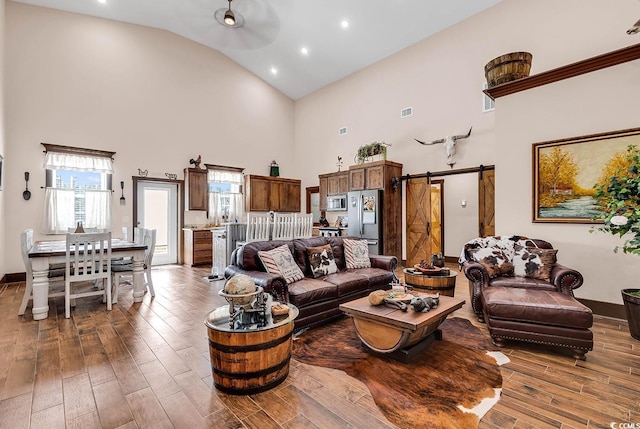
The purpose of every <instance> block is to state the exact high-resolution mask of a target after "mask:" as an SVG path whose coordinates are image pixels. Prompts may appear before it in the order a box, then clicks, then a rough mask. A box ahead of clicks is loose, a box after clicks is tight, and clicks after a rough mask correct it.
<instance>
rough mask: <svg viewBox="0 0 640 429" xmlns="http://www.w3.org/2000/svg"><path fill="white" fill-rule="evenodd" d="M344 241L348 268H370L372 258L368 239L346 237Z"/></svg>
mask: <svg viewBox="0 0 640 429" xmlns="http://www.w3.org/2000/svg"><path fill="white" fill-rule="evenodd" d="M343 242H344V259H345V261H346V263H347V268H370V267H371V260H370V259H369V245H368V244H367V240H350V239H348V238H345V239H344V240H343Z"/></svg>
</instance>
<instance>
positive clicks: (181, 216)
mask: <svg viewBox="0 0 640 429" xmlns="http://www.w3.org/2000/svg"><path fill="white" fill-rule="evenodd" d="M131 181H132V186H133V204H132V210H133V216H132V219H133V225H132V226H133V227H135V226H136V225H137V224H138V182H149V183H175V184H176V185H178V192H177V194H178V221H177V222H176V224H177V225H176V228H177V231H176V237H177V240H176V241H177V247H178V248H177V251H178V259H177V263H178V264H179V265H182V264H184V240H183V239H182V234H181V232H182V228H184V207H185V206H184V180H178V179H176V180H172V179H162V178H160V177H143V176H131Z"/></svg>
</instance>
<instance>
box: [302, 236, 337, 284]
mask: <svg viewBox="0 0 640 429" xmlns="http://www.w3.org/2000/svg"><path fill="white" fill-rule="evenodd" d="M307 255H308V257H309V266H310V267H311V274H313V277H314V278H318V277H322V276H326V275H328V274H333V273H337V272H338V266H337V265H336V261H335V259H334V258H333V252H332V251H331V246H330V245H328V244H325V245H324V246H319V247H307Z"/></svg>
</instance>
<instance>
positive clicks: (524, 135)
mask: <svg viewBox="0 0 640 429" xmlns="http://www.w3.org/2000/svg"><path fill="white" fill-rule="evenodd" d="M639 76H640V60H636V61H632V62H629V63H626V64H622V65H619V66H615V67H610V68H608V69H604V70H600V71H597V72H594V73H590V74H587V75H582V76H578V77H575V78H572V79H568V80H564V81H561V82H557V83H554V84H551V85H547V86H543V87H539V88H534V89H531V90H528V91H524V92H520V93H517V94H514V95H510V96H507V97H503V98H499V99H498V100H497V102H496V146H497V147H498V150H497V151H496V165H500V168H499V169H496V233H498V234H500V233H502V234H504V233H507V232H510V231H516V230H517V231H519V232H520V233H521V234H523V235H526V236H529V237H541V238H548V239H549V241H550V242H551V243H553V245H554V247H556V248H558V249H559V251H558V259H559V260H560V261H561V262H562V263H563V264H565V265H568V266H571V267H575V268H577V269H578V270H579V271H580V272H581V273H582V274H583V276H584V278H585V283H584V286H582V288H580V289H578V290H577V291H576V296H579V297H582V298H588V299H592V300H597V301H604V302H614V303H621V302H622V299H621V297H620V289H622V288H625V287H637V279H638V278H640V260H639V259H638V256H637V255H636V256H632V255H624V254H614V253H613V248H614V247H615V246H616V245H619V244H621V240H619V239H616V238H614V237H612V236H610V235H607V234H604V233H598V232H594V233H591V234H590V233H589V230H590V226H589V225H580V224H549V223H532V222H531V217H532V201H531V193H532V174H531V171H530V167H529V166H530V165H531V161H530V159H531V144H532V143H535V142H542V141H548V140H556V139H562V138H569V137H577V136H581V135H587V134H595V133H601V132H607V131H616V130H622V129H627V128H635V127H638V126H640V121H639V120H640V116H639V115H638V113H639V112H640V110H639V108H638V100H639V99H640V79H638V77H639ZM513 160H522V163H518V162H513ZM524 165H526V167H527V168H526V169H525V168H523V166H524Z"/></svg>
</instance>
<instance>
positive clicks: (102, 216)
mask: <svg viewBox="0 0 640 429" xmlns="http://www.w3.org/2000/svg"><path fill="white" fill-rule="evenodd" d="M43 166H44V168H45V169H47V170H75V171H93V172H97V173H107V174H113V162H112V160H111V158H109V157H102V156H92V155H79V154H72V153H64V152H55V151H48V152H47V153H46V155H45V158H44V163H43ZM84 196H85V201H84V203H85V208H84V211H85V221H84V224H83V226H85V227H88V228H98V229H106V230H110V229H111V211H112V203H111V199H112V192H111V190H86V191H85V193H84ZM76 197H77V196H76V190H73V189H57V188H46V190H45V209H44V216H43V219H42V231H43V232H44V233H45V234H64V233H66V232H67V230H68V229H69V228H75V227H76V223H75V211H76V204H77V203H78V202H77V201H76V200H77V198H76Z"/></svg>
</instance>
